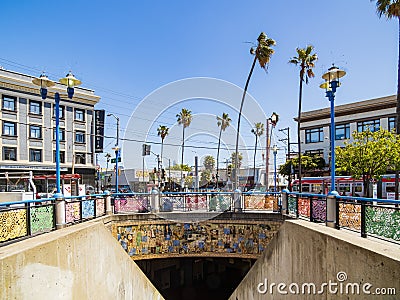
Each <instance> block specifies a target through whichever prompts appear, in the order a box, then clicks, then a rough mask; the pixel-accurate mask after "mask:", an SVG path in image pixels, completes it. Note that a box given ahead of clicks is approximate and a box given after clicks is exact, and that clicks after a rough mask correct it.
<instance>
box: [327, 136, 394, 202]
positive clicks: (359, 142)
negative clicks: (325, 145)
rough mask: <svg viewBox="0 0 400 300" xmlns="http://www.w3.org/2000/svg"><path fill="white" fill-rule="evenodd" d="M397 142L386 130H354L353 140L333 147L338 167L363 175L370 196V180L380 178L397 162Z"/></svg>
mask: <svg viewBox="0 0 400 300" xmlns="http://www.w3.org/2000/svg"><path fill="white" fill-rule="evenodd" d="M398 145H399V143H398V138H397V137H396V135H394V134H393V133H392V132H389V131H387V130H383V129H381V130H378V131H375V132H372V131H371V130H369V129H367V130H366V131H363V132H356V131H355V132H354V133H353V141H351V142H345V146H344V148H340V147H337V148H336V149H335V154H336V165H337V169H338V171H344V172H346V173H348V174H349V175H351V176H353V177H354V178H356V179H360V178H362V180H363V186H364V191H366V196H367V197H370V189H369V184H370V182H371V180H372V179H379V178H380V177H381V176H382V175H384V174H385V173H386V172H387V171H388V169H390V168H391V167H392V166H393V162H395V161H398V159H399V158H398V157H396V155H398V152H397V151H396V148H397V147H398Z"/></svg>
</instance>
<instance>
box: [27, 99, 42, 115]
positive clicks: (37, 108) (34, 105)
mask: <svg viewBox="0 0 400 300" xmlns="http://www.w3.org/2000/svg"><path fill="white" fill-rule="evenodd" d="M29 113H31V114H34V115H41V114H42V103H41V102H37V101H30V102H29Z"/></svg>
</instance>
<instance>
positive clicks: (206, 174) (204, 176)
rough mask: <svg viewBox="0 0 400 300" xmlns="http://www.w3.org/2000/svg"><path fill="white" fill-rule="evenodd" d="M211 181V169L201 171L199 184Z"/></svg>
mask: <svg viewBox="0 0 400 300" xmlns="http://www.w3.org/2000/svg"><path fill="white" fill-rule="evenodd" d="M210 181H211V171H210V170H204V171H203V172H201V176H200V185H202V186H203V185H205V184H207V183H209V182H210Z"/></svg>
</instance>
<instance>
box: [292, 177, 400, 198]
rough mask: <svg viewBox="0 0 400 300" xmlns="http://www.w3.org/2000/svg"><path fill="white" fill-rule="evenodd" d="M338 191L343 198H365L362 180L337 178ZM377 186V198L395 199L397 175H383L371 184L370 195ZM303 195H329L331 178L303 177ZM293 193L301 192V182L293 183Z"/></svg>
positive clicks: (295, 181)
mask: <svg viewBox="0 0 400 300" xmlns="http://www.w3.org/2000/svg"><path fill="white" fill-rule="evenodd" d="M335 181H336V191H337V192H338V193H339V194H340V195H343V196H353V197H364V196H366V193H365V192H364V185H363V181H362V179H354V178H353V177H351V176H335ZM374 184H376V191H377V197H378V198H382V199H394V198H395V195H394V194H395V175H394V174H389V175H383V176H382V178H381V179H380V180H379V181H375V182H372V184H370V193H369V194H370V195H373V192H372V191H373V186H374ZM301 189H302V192H303V193H311V194H327V193H329V191H330V189H331V177H330V176H325V177H303V178H302V179H301ZM293 191H294V192H298V191H299V180H298V179H296V180H294V181H293Z"/></svg>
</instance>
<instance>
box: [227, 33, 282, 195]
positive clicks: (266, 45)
mask: <svg viewBox="0 0 400 300" xmlns="http://www.w3.org/2000/svg"><path fill="white" fill-rule="evenodd" d="M257 41H258V44H257V47H252V48H251V49H250V54H252V55H254V60H253V64H252V65H251V68H250V72H249V76H248V77H247V80H246V85H245V86H244V91H243V96H242V102H241V103H240V109H239V116H238V123H237V129H236V147H235V153H239V130H240V119H241V117H242V110H243V104H244V99H245V97H246V93H247V88H248V86H249V82H250V78H251V75H252V74H253V70H254V67H255V65H256V62H257V61H258V63H259V64H260V67H261V68H263V69H267V68H268V64H269V61H270V59H271V56H272V54H274V50H273V49H272V48H271V47H272V46H275V44H276V43H275V41H274V40H273V39H270V38H268V37H267V35H266V34H265V33H264V32H261V33H260V35H259V36H258V39H257ZM238 159H239V157H238V155H235V164H234V166H235V180H234V181H233V182H234V184H235V185H234V188H237V187H238V166H239V163H238Z"/></svg>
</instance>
